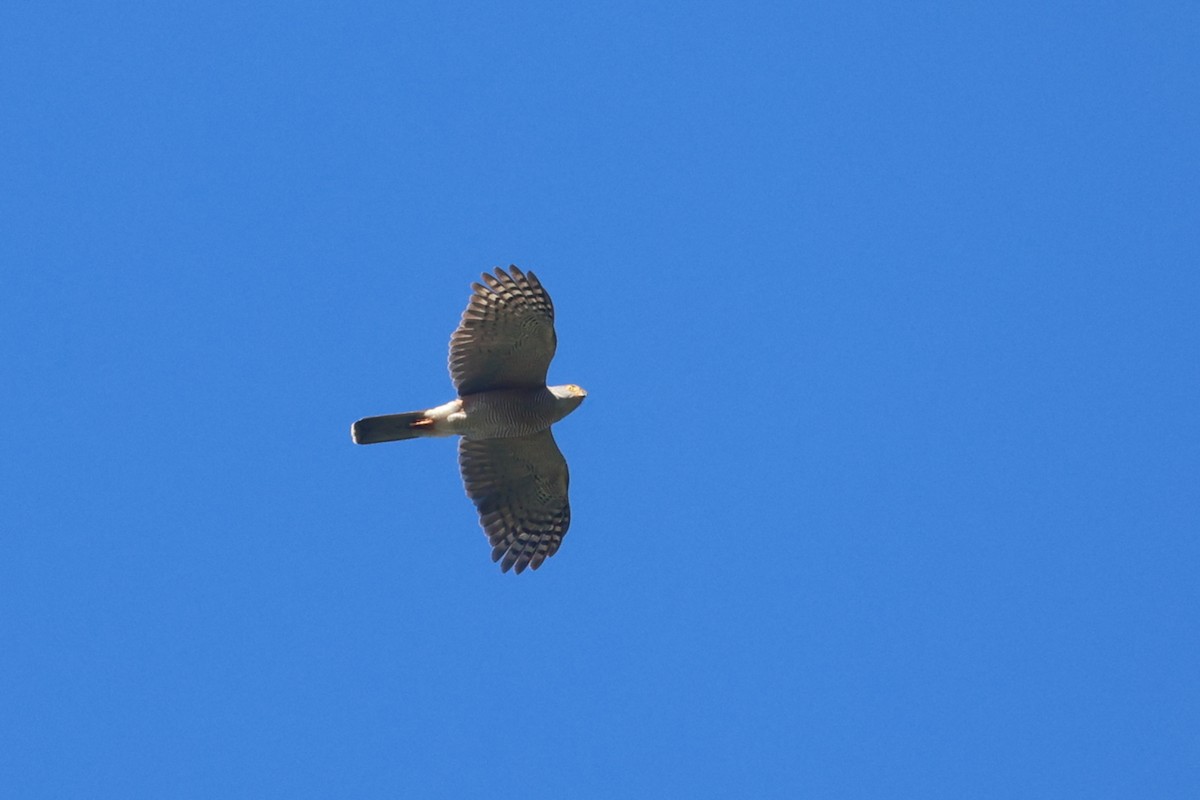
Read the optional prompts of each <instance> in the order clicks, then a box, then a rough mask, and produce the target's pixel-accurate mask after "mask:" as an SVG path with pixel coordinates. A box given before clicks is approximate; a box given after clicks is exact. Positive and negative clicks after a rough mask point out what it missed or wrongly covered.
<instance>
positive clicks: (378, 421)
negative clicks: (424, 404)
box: [350, 411, 433, 444]
mask: <svg viewBox="0 0 1200 800" xmlns="http://www.w3.org/2000/svg"><path fill="white" fill-rule="evenodd" d="M432 432H433V420H432V419H429V418H428V417H426V416H425V412H424V411H410V412H408V413H407V414H384V415H383V416H380V417H363V418H362V419H360V420H359V421H358V422H356V423H354V425H353V426H352V427H351V428H350V438H351V439H353V440H354V443H355V444H377V443H379V442H398V441H400V440H401V439H416V438H417V437H418V436H427V435H429V434H430V433H432Z"/></svg>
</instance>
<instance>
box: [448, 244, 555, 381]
mask: <svg viewBox="0 0 1200 800" xmlns="http://www.w3.org/2000/svg"><path fill="white" fill-rule="evenodd" d="M508 269H509V271H508V272H505V271H504V270H503V269H500V268H499V267H497V268H496V274H495V275H491V274H489V273H486V272H485V273H484V274H483V281H484V283H485V284H487V285H486V286H484V285H481V284H478V283H473V284H471V288H472V289H473V290H474V294H472V295H471V300H470V302H468V303H467V309H466V311H464V312H463V315H462V322H460V323H459V325H458V329H457V330H455V331H454V334H453V335H452V336H451V337H450V378H451V380H453V381H454V386H455V388H456V389H458V393H459V394H460V395H464V394H474V393H476V392H482V391H488V390H492V389H521V388H529V387H537V386H545V385H546V372H547V370H549V369H550V359H552V358H554V348H555V345H556V343H557V340H556V338H555V335H554V304H553V303H551V302H550V295H548V294H546V290H545V289H543V288H542V284H541V283H539V282H538V279H537V276H536V275H534V274H533V273H532V272H529V273H524V272H521V270H519V269H517V268H516V267H515V266H513V267H509V268H508ZM510 273H511V274H510Z"/></svg>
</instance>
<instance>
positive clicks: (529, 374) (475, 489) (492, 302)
mask: <svg viewBox="0 0 1200 800" xmlns="http://www.w3.org/2000/svg"><path fill="white" fill-rule="evenodd" d="M483 282H484V284H485V285H481V284H478V283H473V284H471V288H472V289H473V290H474V293H473V294H472V295H471V300H470V302H469V303H467V310H466V311H464V312H463V315H462V322H460V323H459V325H458V329H457V330H455V331H454V334H453V335H452V336H451V337H450V378H451V380H453V381H454V388H455V389H457V390H458V397H457V399H454V400H451V401H450V402H449V403H446V404H445V405H440V406H437V407H435V408H429V409H426V410H424V411H411V412H408V413H406V414H386V415H384V416H380V417H366V418H364V419H360V420H359V421H358V422H355V423H354V425H353V427H351V429H350V436H351V438H352V439H353V440H354V441H355V443H357V444H375V443H376V442H392V441H397V440H400V439H415V438H417V437H418V436H461V437H462V438H461V439H460V440H459V443H458V463H459V467H460V468H461V469H462V477H463V483H464V484H465V485H466V489H467V496H468V497H470V498H471V500H473V501H474V502H475V507H476V509H478V511H479V521H480V524H481V525H482V526H483V529H484V532H486V533H487V536H488V540H489V541H490V542H491V544H492V560H493V561H499V562H500V569H501V570H502V571H504V572H507V571H508V570H509V569H510V568H513V567H515V568H516V571H517V572H521V571H522V570H524V569H525V567H531V568H533V569H537V568H538V567H540V566H541V565H542V562H543V561H545V560H546V559H547V558H549V557H550V556H552V555H554V553H555V552H557V550H558V547H559V545H560V544H562V539H563V536H565V535H566V533H567V527H568V526H569V525H570V524H571V506H570V504H569V503H568V501H567V484H568V475H567V462H566V460H565V459H564V458H563V455H562V452H560V451H559V449H558V445H556V444H555V443H554V437H553V436H552V435H551V434H550V426H551V425H553V424H554V423H555V422H558V421H559V420H560V419H562V418H563V417H565V416H566V415H567V414H570V413H571V412H572V411H574V410H575V409H576V408H578V407H579V404H580V403H582V402H583V398H585V397H587V392H585V391H584V390H583V389H581V388H579V387H578V386H576V385H575V384H567V385H566V386H547V385H546V372H547V371H548V370H549V368H550V359H552V358H554V349H555V346H556V344H557V338H556V337H555V335H554V304H553V303H551V302H550V295H548V294H546V290H545V289H543V288H542V284H541V283H540V282H539V281H538V279H537V276H535V275H534V274H533V273H532V272H528V273H524V272H521V270H519V269H517V268H516V267H515V266H510V267H509V268H508V271H507V272H505V271H504V270H503V269H500V268H497V269H496V274H495V275H491V274H488V273H486V272H485V273H484V274H483Z"/></svg>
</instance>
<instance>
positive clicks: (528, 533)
mask: <svg viewBox="0 0 1200 800" xmlns="http://www.w3.org/2000/svg"><path fill="white" fill-rule="evenodd" d="M458 463H459V467H461V469H462V477H463V483H464V484H465V485H466V488H467V496H468V497H470V498H471V500H473V501H474V502H475V508H476V509H477V510H478V511H479V523H480V524H481V525H482V526H483V530H484V532H485V533H487V536H488V541H490V542H491V543H492V561H500V569H501V570H503V571H504V572H508V570H509V568H511V567H516V569H517V572H521V571H522V570H524V569H525V567H527V566H528V567H532V568H533V569H537V568H538V567H540V566H541V565H542V562H543V561H545V560H546V559H547V558H549V557H550V556H552V555H554V553H555V552H556V551H557V550H558V546H559V545H560V544H562V539H563V537H564V536H566V534H567V528H568V527H569V526H570V524H571V506H570V503H569V502H568V501H567V484H568V483H569V482H570V478H569V476H568V474H567V461H566V459H564V458H563V454H562V452H561V451H560V450H559V449H558V445H556V444H555V443H554V437H553V436H552V435H550V430H549V428H547V429H546V430H544V431H541V432H539V433H535V434H533V435H531V436H516V437H512V438H505V439H467V438H463V439H461V440H459V444H458ZM501 559H503V561H501Z"/></svg>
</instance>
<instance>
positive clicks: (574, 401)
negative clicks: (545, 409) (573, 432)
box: [547, 383, 587, 414]
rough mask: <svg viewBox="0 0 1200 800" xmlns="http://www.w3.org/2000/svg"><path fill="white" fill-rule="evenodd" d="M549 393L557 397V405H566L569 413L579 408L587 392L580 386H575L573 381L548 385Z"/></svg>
mask: <svg viewBox="0 0 1200 800" xmlns="http://www.w3.org/2000/svg"><path fill="white" fill-rule="evenodd" d="M547 388H548V389H550V393H551V394H552V395H554V396H555V397H557V398H558V402H559V405H562V406H566V409H567V413H568V414H569V413H571V412H572V411H574V410H575V409H577V408H579V404H580V403H582V402H583V398H585V397H587V392H585V391H584V390H583V388H582V387H580V386H576V385H575V384H573V383H568V384H565V385H563V386H549V387H547Z"/></svg>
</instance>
